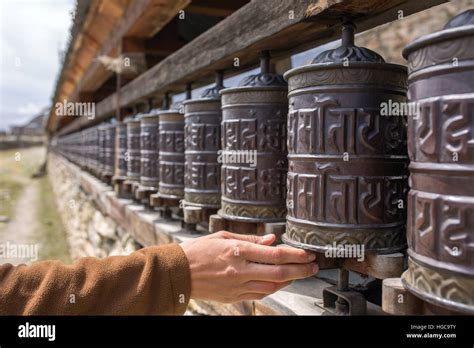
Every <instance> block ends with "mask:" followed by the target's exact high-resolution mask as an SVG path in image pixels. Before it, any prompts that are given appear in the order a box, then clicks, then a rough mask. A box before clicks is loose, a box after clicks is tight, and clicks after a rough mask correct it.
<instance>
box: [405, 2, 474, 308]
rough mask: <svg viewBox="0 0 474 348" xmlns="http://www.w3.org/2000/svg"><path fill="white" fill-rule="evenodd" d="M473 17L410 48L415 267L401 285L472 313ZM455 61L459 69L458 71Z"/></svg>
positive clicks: (411, 232) (465, 17)
mask: <svg viewBox="0 0 474 348" xmlns="http://www.w3.org/2000/svg"><path fill="white" fill-rule="evenodd" d="M473 45H474V10H470V11H466V12H464V13H462V14H460V15H459V16H457V17H454V18H453V19H452V20H451V21H450V22H449V23H448V24H447V26H446V27H445V29H443V30H441V31H439V32H436V33H433V34H429V35H427V36H425V37H422V38H420V39H418V40H416V41H415V42H413V43H412V44H410V45H408V46H407V47H406V48H405V49H404V51H403V55H404V57H405V58H407V59H408V65H409V68H410V75H409V79H408V82H409V89H408V97H409V100H410V102H412V103H414V104H415V105H416V106H417V109H418V115H417V117H416V118H415V117H410V118H409V123H408V135H409V137H408V149H409V154H410V159H411V164H410V172H411V175H410V186H411V191H410V193H409V200H408V227H407V230H408V234H407V237H408V244H409V259H410V260H409V267H408V270H407V271H406V272H405V273H404V275H403V277H402V281H403V284H404V285H405V286H406V287H407V288H408V289H409V290H410V291H411V292H413V293H414V294H415V295H416V296H418V297H420V298H421V299H423V300H425V301H428V302H430V303H433V304H435V305H438V306H441V307H444V308H447V309H449V310H453V311H456V312H462V313H467V314H474V187H473V182H474V51H473V50H472V47H473ZM453 57H456V64H453Z"/></svg>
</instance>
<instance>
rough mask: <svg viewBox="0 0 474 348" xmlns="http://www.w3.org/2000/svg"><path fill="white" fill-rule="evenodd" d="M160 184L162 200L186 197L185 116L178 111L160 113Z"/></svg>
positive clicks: (159, 192)
mask: <svg viewBox="0 0 474 348" xmlns="http://www.w3.org/2000/svg"><path fill="white" fill-rule="evenodd" d="M159 130H160V135H159V138H160V156H159V168H160V174H159V175H160V184H159V191H158V194H159V196H160V197H162V198H168V199H182V198H183V196H184V115H183V114H180V113H179V111H178V110H166V111H160V112H159Z"/></svg>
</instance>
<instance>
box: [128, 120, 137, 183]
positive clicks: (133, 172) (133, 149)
mask: <svg viewBox="0 0 474 348" xmlns="http://www.w3.org/2000/svg"><path fill="white" fill-rule="evenodd" d="M125 124H126V125H127V152H126V154H125V161H126V162H127V179H128V180H129V181H137V182H138V181H140V120H139V119H137V118H130V119H128V120H126V121H125Z"/></svg>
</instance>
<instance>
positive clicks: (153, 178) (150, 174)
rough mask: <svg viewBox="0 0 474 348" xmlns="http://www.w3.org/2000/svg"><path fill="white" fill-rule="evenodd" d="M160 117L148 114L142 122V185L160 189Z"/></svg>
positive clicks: (143, 117)
mask: <svg viewBox="0 0 474 348" xmlns="http://www.w3.org/2000/svg"><path fill="white" fill-rule="evenodd" d="M158 121H159V117H158V115H156V114H147V115H144V116H142V118H141V120H140V143H141V145H140V153H141V157H140V161H141V162H140V184H141V185H143V186H144V187H148V188H150V189H153V190H157V189H158V185H159V182H160V178H159V164H158V159H159V158H158V156H159V123H158Z"/></svg>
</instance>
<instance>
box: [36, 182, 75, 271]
mask: <svg viewBox="0 0 474 348" xmlns="http://www.w3.org/2000/svg"><path fill="white" fill-rule="evenodd" d="M37 181H38V188H39V190H38V196H37V199H38V202H37V220H38V225H39V227H38V228H39V229H40V230H39V231H37V233H36V237H37V239H38V242H39V243H41V248H40V250H39V259H40V260H60V261H62V262H65V263H71V256H70V255H69V247H68V242H67V237H66V231H65V229H64V226H63V224H62V222H61V216H60V215H59V213H58V210H57V207H56V203H55V201H54V193H53V190H52V188H51V183H50V182H49V180H48V177H47V176H45V177H42V178H40V179H37Z"/></svg>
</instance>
